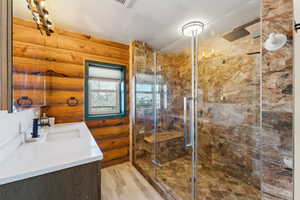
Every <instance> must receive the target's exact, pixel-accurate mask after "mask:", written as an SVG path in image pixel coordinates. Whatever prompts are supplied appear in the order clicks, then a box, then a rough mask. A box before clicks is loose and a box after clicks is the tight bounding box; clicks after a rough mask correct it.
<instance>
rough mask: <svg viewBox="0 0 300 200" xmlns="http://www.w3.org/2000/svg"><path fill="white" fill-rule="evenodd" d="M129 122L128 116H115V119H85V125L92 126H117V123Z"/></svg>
mask: <svg viewBox="0 0 300 200" xmlns="http://www.w3.org/2000/svg"><path fill="white" fill-rule="evenodd" d="M128 123H129V119H128V117H122V118H116V119H104V120H92V121H86V125H87V126H88V127H89V128H90V129H92V128H99V127H107V126H118V125H125V124H128Z"/></svg>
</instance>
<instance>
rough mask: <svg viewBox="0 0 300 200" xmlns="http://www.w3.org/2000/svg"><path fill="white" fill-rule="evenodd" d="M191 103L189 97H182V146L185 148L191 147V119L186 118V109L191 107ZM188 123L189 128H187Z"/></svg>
mask: <svg viewBox="0 0 300 200" xmlns="http://www.w3.org/2000/svg"><path fill="white" fill-rule="evenodd" d="M191 101H192V98H191V97H184V98H183V136H184V146H185V147H186V148H188V147H191V146H192V139H191V138H192V137H191V136H192V131H193V127H192V122H191V117H190V118H188V112H189V111H188V107H189V108H190V107H191V106H189V105H190V103H191ZM188 123H189V127H188Z"/></svg>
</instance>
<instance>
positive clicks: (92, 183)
mask: <svg viewBox="0 0 300 200" xmlns="http://www.w3.org/2000/svg"><path fill="white" fill-rule="evenodd" d="M0 199H1V200H101V172H100V162H94V163H89V164H85V165H80V166H76V167H73V168H68V169H64V170H61V171H56V172H53V173H49V174H45V175H41V176H37V177H32V178H28V179H25V180H21V181H17V182H13V183H8V184H5V185H1V186H0Z"/></svg>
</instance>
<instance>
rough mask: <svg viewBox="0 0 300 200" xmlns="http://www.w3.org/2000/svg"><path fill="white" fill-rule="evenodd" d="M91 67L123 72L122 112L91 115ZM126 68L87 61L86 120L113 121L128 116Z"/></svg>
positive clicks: (119, 94)
mask: <svg viewBox="0 0 300 200" xmlns="http://www.w3.org/2000/svg"><path fill="white" fill-rule="evenodd" d="M89 67H99V68H106V69H118V70H120V71H121V79H120V84H123V86H120V89H119V93H118V96H119V102H120V108H119V109H120V112H118V113H111V114H108V113H107V114H90V113H89V106H90V98H89V96H90V92H89V91H90V90H89V79H90V76H89ZM125 70H126V66H124V65H116V64H111V63H104V62H97V61H92V60H86V61H85V77H84V100H85V101H84V116H85V120H97V119H111V118H119V117H125V116H126V104H127V102H126V83H125V77H126V76H125V74H126V72H125Z"/></svg>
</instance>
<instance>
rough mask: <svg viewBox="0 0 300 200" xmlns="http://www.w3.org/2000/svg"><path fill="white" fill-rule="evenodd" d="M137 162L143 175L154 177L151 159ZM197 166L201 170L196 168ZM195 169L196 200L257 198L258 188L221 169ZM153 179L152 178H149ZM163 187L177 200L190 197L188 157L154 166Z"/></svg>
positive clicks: (259, 196)
mask: <svg viewBox="0 0 300 200" xmlns="http://www.w3.org/2000/svg"><path fill="white" fill-rule="evenodd" d="M136 164H137V165H138V166H139V167H140V168H142V169H143V170H144V172H145V173H146V174H149V175H150V176H151V177H155V176H154V173H155V170H154V166H153V165H152V164H151V161H150V159H147V158H146V157H143V158H142V159H138V160H137V162H136ZM199 168H200V169H199ZM199 168H198V172H199V174H198V188H197V190H198V196H197V200H260V199H261V193H260V190H259V188H257V187H255V186H253V185H249V184H246V183H244V182H243V181H241V180H239V179H237V178H234V177H231V176H228V175H227V174H225V173H224V172H222V171H220V170H210V169H207V168H203V167H201V166H200V167H199ZM152 179H153V178H152ZM153 180H154V181H155V182H157V183H158V184H160V185H162V187H163V188H162V189H163V190H164V191H166V192H168V193H170V194H171V195H172V196H174V197H175V198H176V199H177V200H190V199H191V198H190V197H191V196H190V194H191V157H190V156H185V157H182V158H179V159H176V160H173V161H170V162H168V163H164V164H163V167H162V168H156V179H153Z"/></svg>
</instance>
